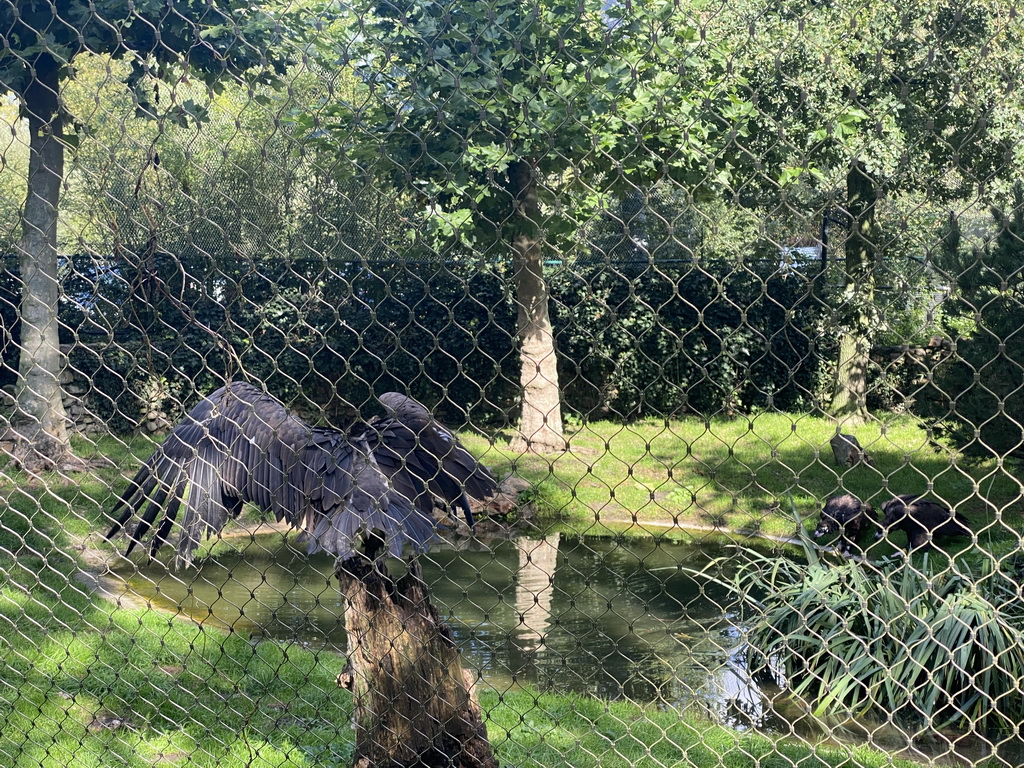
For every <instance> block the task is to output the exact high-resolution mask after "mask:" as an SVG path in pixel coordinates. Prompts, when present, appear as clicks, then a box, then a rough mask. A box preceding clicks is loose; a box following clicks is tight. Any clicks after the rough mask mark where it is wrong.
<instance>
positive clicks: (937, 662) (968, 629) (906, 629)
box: [736, 553, 1024, 731]
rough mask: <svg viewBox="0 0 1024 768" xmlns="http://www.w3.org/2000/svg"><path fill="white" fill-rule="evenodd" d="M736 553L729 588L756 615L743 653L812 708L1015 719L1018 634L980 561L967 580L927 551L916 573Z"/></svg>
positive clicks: (972, 720)
mask: <svg viewBox="0 0 1024 768" xmlns="http://www.w3.org/2000/svg"><path fill="white" fill-rule="evenodd" d="M746 557H747V562H746V563H745V565H744V567H743V569H741V572H740V573H739V575H738V576H737V584H736V586H737V589H738V590H739V591H740V592H741V593H742V594H743V595H745V596H747V598H748V600H749V601H751V603H752V604H753V605H755V606H756V607H755V610H756V611H757V612H758V615H759V617H758V619H757V621H756V622H755V625H754V627H753V628H752V630H751V631H750V633H749V635H748V641H749V651H748V653H749V658H750V659H751V660H752V661H753V662H754V664H755V665H756V666H758V667H759V668H760V669H761V670H762V671H763V672H765V673H767V674H769V675H772V676H775V677H778V678H780V679H781V681H782V682H784V683H785V684H786V685H788V687H789V688H790V690H792V692H793V693H794V694H796V695H797V696H798V697H800V698H801V699H802V700H803V701H805V702H807V704H808V706H809V707H810V708H811V709H812V710H813V712H814V713H815V714H816V715H818V716H821V715H826V714H842V715H848V714H852V715H854V716H856V715H862V714H865V713H868V712H872V711H873V712H876V713H880V714H881V715H882V716H886V717H889V716H892V717H895V718H896V719H897V720H899V721H901V722H921V723H924V725H925V726H927V727H929V728H935V729H938V728H942V727H946V726H948V725H954V726H958V727H967V728H976V729H979V730H982V731H984V730H988V729H1000V728H1004V727H1010V728H1013V727H1015V725H1014V724H1015V723H1017V722H1019V721H1020V718H1021V716H1022V715H1024V707H1022V704H1021V700H1020V696H1019V694H1018V693H1017V691H1018V690H1019V685H1020V681H1021V678H1022V677H1024V632H1022V628H1021V625H1020V623H1019V621H1018V620H1017V619H1018V618H1019V610H1013V609H1011V610H1008V609H1007V607H1006V605H1005V604H1004V603H1003V602H1002V600H1003V598H1004V597H1005V589H1002V590H1000V589H999V585H1004V586H1005V579H1004V578H1002V577H996V576H993V574H992V573H991V569H989V571H990V572H989V573H988V574H987V575H986V574H984V573H983V574H982V576H983V578H980V579H977V580H976V579H974V578H973V577H972V576H971V575H970V573H969V572H967V573H963V575H961V573H962V571H961V573H958V572H956V571H952V570H949V569H943V570H941V571H938V572H935V571H934V570H932V569H930V568H929V567H928V561H927V557H928V556H927V555H926V556H925V557H926V559H925V562H924V564H923V567H922V568H921V569H919V568H917V567H915V566H914V565H913V564H912V563H911V562H910V561H905V560H904V561H899V562H898V564H895V565H894V564H891V563H890V564H886V565H882V566H875V565H868V564H862V563H858V562H852V561H847V562H844V563H841V564H839V565H827V564H825V563H824V562H818V561H817V560H811V561H809V563H807V564H800V563H796V562H794V561H791V560H787V559H780V558H772V557H767V556H763V555H757V554H756V553H747V555H746ZM997 590H998V595H997V594H996V592H997ZM753 594H762V595H764V597H762V598H759V599H757V600H753V598H750V595H753Z"/></svg>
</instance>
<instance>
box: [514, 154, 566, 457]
mask: <svg viewBox="0 0 1024 768" xmlns="http://www.w3.org/2000/svg"><path fill="white" fill-rule="evenodd" d="M508 173H509V184H510V186H511V191H512V194H513V199H514V205H515V208H516V216H515V222H514V230H515V234H514V235H513V238H512V251H513V273H514V279H515V286H516V305H517V306H518V312H519V319H518V331H519V355H520V374H519V378H520V385H521V389H522V398H523V399H522V414H521V416H520V419H519V433H518V435H517V436H516V437H515V438H514V439H513V440H512V443H511V448H512V450H514V451H519V452H521V453H525V452H526V451H534V452H537V453H552V452H555V451H564V450H565V449H566V442H565V437H564V436H563V432H562V406H561V388H560V387H559V384H558V358H557V357H556V355H555V336H554V332H553V330H552V327H551V317H550V315H549V314H548V300H549V291H548V284H547V281H546V280H545V279H544V261H543V253H542V249H541V244H540V206H539V204H538V202H537V186H536V179H535V177H534V172H533V168H532V166H531V165H530V163H529V162H527V161H525V160H520V161H517V162H515V163H513V164H512V165H511V166H510V167H509V172H508Z"/></svg>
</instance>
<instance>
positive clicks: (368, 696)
mask: <svg viewBox="0 0 1024 768" xmlns="http://www.w3.org/2000/svg"><path fill="white" fill-rule="evenodd" d="M336 575H337V577H338V581H339V583H340V584H341V591H342V594H343V595H344V598H345V631H346V633H347V634H348V664H349V666H348V668H347V669H346V671H345V672H344V673H343V674H342V676H341V677H340V678H339V679H338V683H339V685H342V686H344V687H346V688H350V689H351V690H352V695H353V703H354V712H353V717H354V720H355V731H356V754H355V760H354V765H355V766H356V768H413V767H414V766H415V767H416V768H442V767H443V768H497V766H498V762H497V760H496V759H495V758H494V755H493V753H492V751H491V745H490V742H489V741H488V740H487V727H486V726H485V725H484V722H483V717H482V715H481V712H480V705H479V703H477V700H476V696H475V693H474V690H473V675H472V673H471V672H469V671H468V670H464V669H463V668H462V663H461V660H460V657H459V650H458V648H457V647H456V645H455V641H454V639H453V638H452V634H451V630H450V629H449V628H448V626H447V625H446V624H445V623H444V622H443V621H442V620H441V618H440V616H439V614H438V612H437V609H435V608H434V606H433V605H432V604H431V602H430V593H429V591H428V589H427V587H426V585H425V584H424V583H423V581H422V579H421V578H420V574H419V568H418V565H417V564H416V563H415V561H413V562H411V563H410V567H409V572H408V573H407V574H406V575H405V576H404V577H402V578H401V579H399V580H398V581H397V582H396V581H393V580H392V579H391V577H390V576H389V575H388V573H387V570H386V569H385V568H384V566H383V565H382V564H381V563H377V564H376V565H374V564H371V563H369V562H368V561H366V560H364V559H359V558H353V559H350V560H347V561H345V562H344V563H342V564H341V566H340V567H339V568H338V571H337V574H336Z"/></svg>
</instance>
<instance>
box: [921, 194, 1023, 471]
mask: <svg viewBox="0 0 1024 768" xmlns="http://www.w3.org/2000/svg"><path fill="white" fill-rule="evenodd" d="M992 218H993V221H994V224H995V227H997V230H996V234H995V237H994V238H992V239H991V240H989V241H988V242H985V243H983V244H980V245H975V246H974V247H970V246H965V244H964V243H963V242H962V236H961V232H960V228H959V224H958V223H957V221H956V219H955V218H953V219H951V221H950V228H949V231H948V233H947V236H946V238H945V248H944V253H943V254H942V258H943V263H942V266H943V269H944V271H945V273H946V274H947V275H949V276H950V278H951V279H952V282H953V291H952V295H951V296H950V298H949V299H948V300H947V305H948V308H947V319H946V329H947V332H948V333H949V335H950V337H951V338H952V339H953V340H954V341H955V344H956V346H955V349H956V354H955V355H952V356H951V357H950V358H948V359H947V360H946V361H945V362H944V363H943V364H942V366H941V367H940V368H939V369H938V370H936V372H935V376H934V387H933V388H931V389H930V390H929V392H928V393H927V394H928V397H927V398H925V399H923V401H922V404H921V408H922V411H923V412H924V413H925V415H927V416H930V417H931V418H933V419H935V420H936V422H937V426H938V428H939V431H940V432H942V433H944V434H945V435H946V436H948V437H949V438H950V439H951V440H952V441H953V442H954V443H955V444H956V445H957V446H958V447H959V448H961V449H962V450H963V451H964V452H965V453H967V454H968V455H971V456H975V457H990V456H1007V455H1016V456H1024V384H1022V383H1021V382H1022V381H1024V337H1022V335H1021V333H1020V317H1021V311H1022V309H1024V270H1022V269H1021V264H1022V263H1024V188H1021V187H1019V186H1018V187H1017V188H1016V194H1015V196H1014V198H1013V200H1012V207H1010V208H1009V210H999V209H994V210H993V211H992Z"/></svg>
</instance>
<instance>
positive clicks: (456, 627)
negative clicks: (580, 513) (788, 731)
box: [129, 533, 764, 721]
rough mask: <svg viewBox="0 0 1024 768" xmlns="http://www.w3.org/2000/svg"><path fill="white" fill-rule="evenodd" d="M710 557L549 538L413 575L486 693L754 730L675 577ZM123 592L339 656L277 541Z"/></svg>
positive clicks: (261, 541)
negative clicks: (681, 710)
mask: <svg viewBox="0 0 1024 768" xmlns="http://www.w3.org/2000/svg"><path fill="white" fill-rule="evenodd" d="M724 546H725V542H724V541H717V542H714V543H712V542H709V541H702V542H700V543H699V544H698V543H694V542H678V541H668V540H665V539H661V540H657V539H635V538H622V539H615V538H608V537H598V536H581V535H575V534H564V533H562V534H560V533H552V534H549V535H547V536H543V537H518V538H510V539H503V540H499V541H495V542H493V543H490V544H488V545H482V544H480V543H479V542H464V543H463V544H462V546H459V547H456V546H442V547H437V548H435V549H434V550H432V551H431V552H429V553H428V554H427V555H426V556H425V557H424V559H423V570H424V575H425V578H426V579H427V581H428V583H429V584H430V585H431V588H432V590H433V594H434V598H435V602H436V603H437V605H438V608H439V610H441V611H442V613H444V614H446V618H447V620H448V622H449V624H450V625H451V626H452V629H453V631H454V633H455V636H456V638H457V640H458V642H459V644H460V647H461V648H462V651H463V653H464V654H465V664H466V665H467V666H468V667H470V668H473V669H476V670H480V672H481V674H482V676H483V678H484V680H485V682H486V683H487V684H489V685H491V686H492V687H494V688H496V689H499V690H502V689H507V688H509V687H511V686H514V685H516V684H519V683H529V684H532V685H536V686H538V687H540V688H542V689H547V690H557V691H575V692H580V693H587V694H591V695H596V696H601V697H605V698H622V697H626V698H630V699H633V700H636V701H649V702H659V703H662V704H663V705H673V706H677V705H683V704H687V703H690V702H700V703H701V705H702V707H704V708H706V709H709V710H710V711H711V712H712V713H714V714H716V715H717V716H719V717H720V718H721V719H723V720H727V721H730V720H734V719H735V712H737V711H741V712H744V713H746V715H745V717H750V716H753V717H755V718H760V717H762V716H763V714H764V712H763V707H762V706H761V704H760V702H761V699H760V694H759V691H758V689H757V687H756V685H754V684H753V683H752V681H750V679H749V678H748V677H747V676H746V675H745V672H744V668H743V665H742V663H740V661H739V660H738V658H737V656H736V652H737V650H738V648H739V646H740V644H741V637H740V636H739V633H738V631H737V630H736V628H735V626H734V623H733V621H732V618H733V616H732V615H731V614H730V609H729V606H730V605H731V604H732V603H733V600H732V598H731V597H730V595H729V593H728V591H727V590H726V589H725V588H723V587H720V586H717V585H715V584H709V583H707V582H703V583H697V582H696V581H694V579H693V578H692V577H690V576H689V575H688V574H687V573H686V571H685V570H683V569H684V568H693V569H699V568H702V567H703V566H704V565H706V564H707V563H708V562H709V561H710V560H711V559H713V558H715V557H718V556H722V555H726V554H727V553H728V550H726V549H725V548H724ZM129 584H130V588H131V589H132V590H133V591H135V592H137V593H138V594H140V595H142V596H143V597H146V598H147V599H149V600H150V601H152V602H153V603H154V604H155V605H157V606H159V607H162V608H166V609H169V610H175V611H181V612H182V613H185V614H188V615H189V616H191V617H193V618H195V619H197V620H200V621H205V622H211V623H214V624H218V625H221V626H230V627H235V628H238V629H244V630H247V631H251V632H257V633H262V634H265V635H268V636H271V637H275V638H279V639H286V640H294V641H297V642H302V643H308V644H314V645H318V646H326V647H329V648H333V649H336V650H339V651H343V650H344V648H345V631H344V625H343V615H342V611H343V607H342V604H341V594H340V592H339V590H338V586H337V583H336V582H335V581H334V579H333V565H332V561H331V560H330V558H328V557H325V556H319V557H318V556H314V557H309V556H307V555H306V553H305V551H304V550H303V549H301V548H299V547H296V546H295V545H294V543H293V542H292V541H291V540H286V539H284V538H283V537H281V536H267V537H258V538H257V539H256V540H255V541H254V542H253V544H252V545H251V546H249V547H248V548H247V549H246V550H245V552H244V553H230V554H225V555H223V556H220V557H217V558H213V559H207V560H205V561H202V562H201V563H199V566H198V568H196V569H192V570H189V571H185V572H181V573H174V572H170V571H168V570H167V569H166V568H165V567H164V566H162V565H160V564H153V565H151V566H149V567H147V568H145V569H144V570H142V571H141V572H139V573H138V574H135V575H133V576H132V577H131V578H130V579H129Z"/></svg>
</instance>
